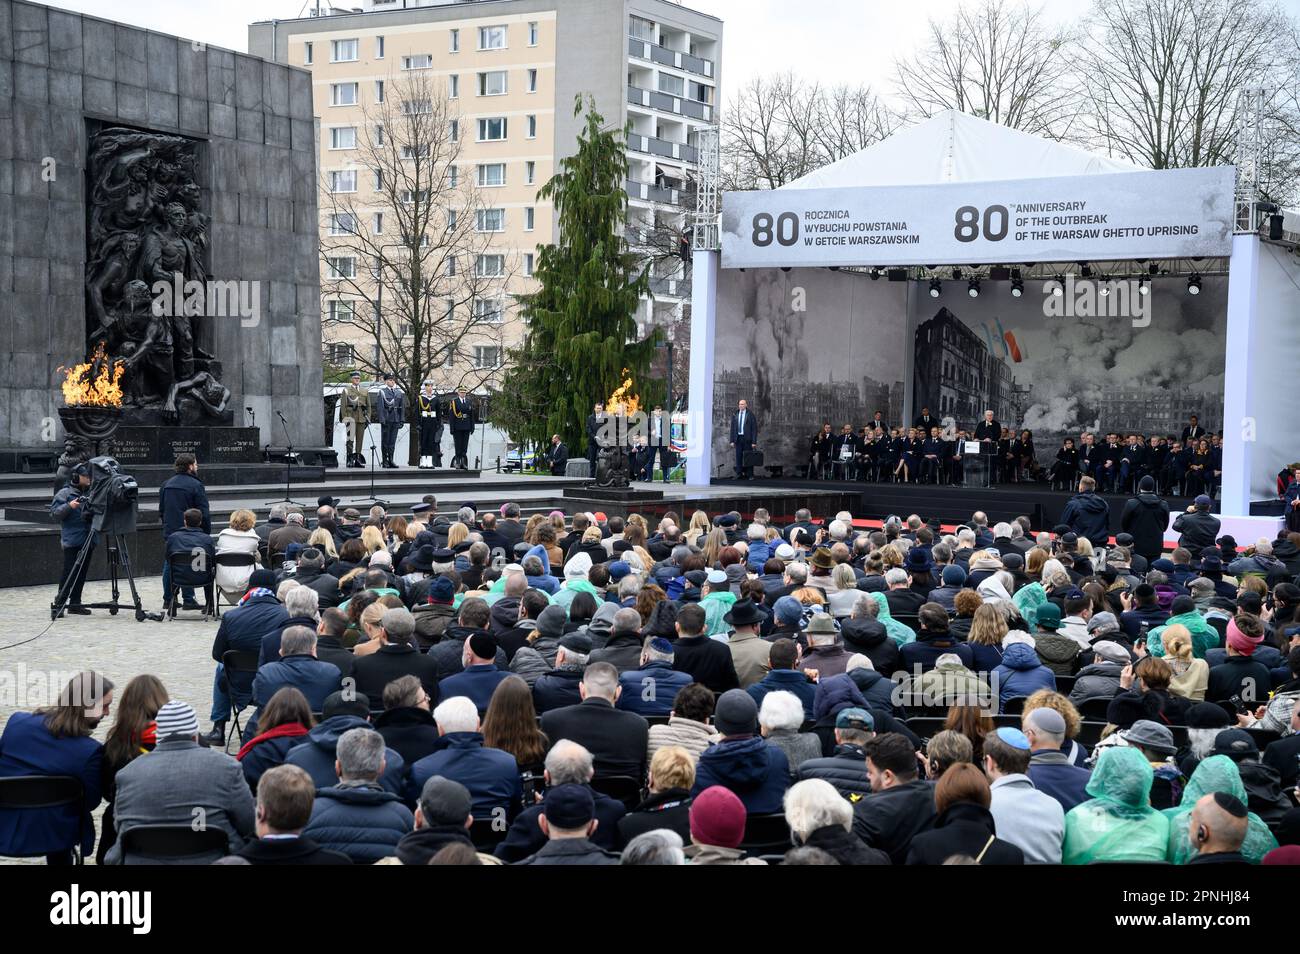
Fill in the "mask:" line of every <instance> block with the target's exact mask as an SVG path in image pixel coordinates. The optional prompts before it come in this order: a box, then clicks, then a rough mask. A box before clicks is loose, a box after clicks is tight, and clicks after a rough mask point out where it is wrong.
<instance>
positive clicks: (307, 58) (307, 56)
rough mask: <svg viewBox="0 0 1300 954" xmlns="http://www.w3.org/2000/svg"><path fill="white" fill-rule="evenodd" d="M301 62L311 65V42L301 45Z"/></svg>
mask: <svg viewBox="0 0 1300 954" xmlns="http://www.w3.org/2000/svg"><path fill="white" fill-rule="evenodd" d="M302 62H303V64H304V65H305V66H311V44H310V43H304V44H303V45H302Z"/></svg>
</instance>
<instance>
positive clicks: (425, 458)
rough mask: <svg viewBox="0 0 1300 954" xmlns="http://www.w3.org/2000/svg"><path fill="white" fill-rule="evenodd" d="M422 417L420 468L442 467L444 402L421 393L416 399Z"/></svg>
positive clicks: (417, 409) (436, 397)
mask: <svg viewBox="0 0 1300 954" xmlns="http://www.w3.org/2000/svg"><path fill="white" fill-rule="evenodd" d="M415 405H416V406H415V409H416V412H417V413H418V414H419V415H420V467H421V469H424V470H429V469H432V468H434V467H441V466H442V402H441V401H439V400H438V396H437V395H436V394H425V393H424V392H420V394H419V396H418V397H417V398H416V399H415Z"/></svg>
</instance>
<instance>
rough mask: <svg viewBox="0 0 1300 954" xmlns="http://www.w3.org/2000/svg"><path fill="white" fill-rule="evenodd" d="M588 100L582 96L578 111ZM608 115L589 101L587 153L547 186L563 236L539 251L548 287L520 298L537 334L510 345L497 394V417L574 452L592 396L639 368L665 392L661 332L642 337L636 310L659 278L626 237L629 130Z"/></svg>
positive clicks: (539, 272) (645, 383)
mask: <svg viewBox="0 0 1300 954" xmlns="http://www.w3.org/2000/svg"><path fill="white" fill-rule="evenodd" d="M582 108H583V103H582V97H580V96H579V97H578V98H577V99H576V100H575V103H574V115H575V116H576V115H578V114H579V113H581V112H582ZM603 123H604V119H603V118H602V117H601V115H600V114H599V113H597V112H596V109H595V104H594V102H591V101H589V102H588V104H587V114H586V125H585V128H584V129H583V131H582V133H581V134H580V135H579V137H578V150H577V152H576V153H575V154H574V155H572V156H570V157H569V158H567V159H564V160H562V161H561V162H560V170H559V172H557V173H556V175H555V176H554V177H553V178H552V179H551V180H550V181H549V182H547V183H546V185H545V186H543V187H542V189H541V190H540V192H539V193H538V194H539V195H540V196H541V197H542V198H544V199H550V200H551V202H552V203H553V204H554V206H555V210H556V212H557V214H558V215H559V225H560V231H559V241H558V243H557V244H555V245H547V246H543V247H541V248H539V249H538V254H537V265H536V269H535V276H536V279H537V282H538V285H539V287H538V289H537V291H535V292H533V293H531V294H527V295H521V296H519V302H520V306H521V309H520V310H521V314H522V315H523V317H524V320H525V322H526V323H527V332H526V334H525V337H524V339H523V342H522V344H521V345H520V346H519V347H518V348H512V349H510V352H509V358H510V365H511V367H510V370H509V371H508V372H507V373H506V375H505V378H504V380H503V382H502V386H501V391H500V393H499V394H498V395H496V396H494V399H493V419H494V421H495V422H496V423H497V424H498V426H502V427H504V428H505V429H506V430H507V432H508V433H509V434H510V436H511V437H512V438H514V439H515V440H521V441H525V442H527V443H531V444H533V445H535V446H545V445H546V444H548V443H549V442H550V439H551V435H552V434H559V435H560V437H561V438H562V439H563V440H564V441H565V443H566V444H568V445H569V453H570V455H571V456H574V457H579V456H581V455H582V454H583V453H584V451H585V448H586V446H587V438H586V431H585V423H586V420H587V415H589V414H590V413H591V407H592V404H594V403H595V402H596V401H601V400H604V399H605V398H607V397H608V396H609V395H610V394H611V393H612V392H613V391H614V390H615V388H617V387H619V385H621V384H622V383H623V381H624V380H625V379H626V378H627V377H628V376H629V375H630V376H631V377H633V378H634V380H635V381H636V389H637V390H639V391H640V392H641V398H642V400H643V401H650V400H653V397H652V395H653V393H654V392H655V391H656V390H662V388H656V386H655V383H652V382H651V381H650V379H649V377H648V374H647V372H648V370H649V368H650V364H651V361H652V360H653V359H654V354H655V349H656V347H657V346H658V343H659V332H658V330H655V331H653V332H651V334H650V335H648V336H647V337H646V338H644V339H642V340H639V341H638V340H637V325H636V319H635V315H636V310H637V305H638V303H639V301H640V298H641V295H642V294H644V293H645V292H646V291H647V289H648V287H649V277H648V274H647V271H648V269H647V267H646V266H645V264H644V263H643V262H642V261H640V260H639V259H638V257H637V256H636V255H634V254H632V253H631V252H630V251H629V250H628V247H627V243H626V241H625V239H624V235H623V227H624V221H625V219H626V213H627V193H626V191H625V190H624V187H623V184H624V182H625V181H626V179H627V174H628V162H627V151H626V149H627V147H626V144H625V137H626V131H625V130H624V131H619V130H616V129H612V128H605V127H604V125H603Z"/></svg>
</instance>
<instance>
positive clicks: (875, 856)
mask: <svg viewBox="0 0 1300 954" xmlns="http://www.w3.org/2000/svg"><path fill="white" fill-rule="evenodd" d="M418 506H419V509H417V510H416V512H414V513H411V514H410V515H405V516H398V515H390V514H386V513H383V512H382V511H381V512H377V513H372V514H370V515H369V516H368V517H366V518H365V519H361V518H360V515H359V514H356V515H354V514H353V513H350V512H347V511H345V512H344V513H343V514H342V515H337V514H336V513H335V512H334V510H333V504H330V503H322V504H321V509H320V510H319V511H318V513H317V514H316V517H315V519H314V520H313V521H310V523H311V524H313V525H312V526H303V527H302V529H303V530H304V531H305V532H306V533H307V534H308V539H307V540H306V541H305V544H306V545H303V546H298V543H297V541H290V542H288V543H285V544H284V548H285V553H284V559H283V560H282V561H281V562H279V563H278V564H277V565H275V566H274V568H268V567H254V568H252V569H251V570H250V572H249V574H248V577H247V579H246V580H245V581H244V583H243V585H242V587H241V588H242V593H240V594H238V600H237V603H236V605H235V606H234V607H233V608H231V609H229V610H227V611H226V612H225V613H224V615H223V616H222V618H221V620H220V623H219V625H218V627H217V630H216V633H215V636H214V640H213V644H212V647H211V656H212V659H213V662H214V663H215V666H214V676H213V685H212V702H211V711H210V721H211V728H210V729H209V731H207V732H204V731H203V727H202V725H201V724H200V718H199V713H198V712H197V711H196V708H195V703H197V702H198V700H183V699H178V698H174V697H173V695H172V692H171V691H170V690H169V688H168V687H167V685H166V680H165V679H160V678H158V677H157V676H156V675H153V674H137V675H134V676H133V677H132V676H131V674H124V673H112V674H110V675H111V678H110V676H106V675H103V674H98V673H95V672H83V673H80V674H78V675H77V676H76V677H75V678H73V679H72V680H71V681H70V682H69V683H68V684H67V686H66V687H65V688H64V690H63V692H62V693H61V695H60V696H59V698H58V699H57V700H51V704H50V705H48V706H45V707H42V708H38V709H36V710H35V711H32V712H20V713H16V714H14V715H12V716H10V718H9V719H8V721H7V723H6V725H5V727H4V730H3V734H2V735H0V786H2V785H4V784H5V783H6V782H8V781H10V780H13V779H19V778H34V777H35V778H39V777H52V776H59V777H64V778H68V779H71V780H72V783H73V784H74V785H75V786H76V788H77V792H78V794H77V796H76V798H74V799H72V800H68V799H66V798H65V799H64V800H63V801H62V802H61V803H59V804H51V805H50V806H46V807H42V806H40V805H32V806H31V807H26V808H22V809H0V855H6V856H22V857H32V856H36V857H41V856H43V857H45V858H46V859H47V860H48V861H49V862H50V863H68V862H72V861H75V860H77V859H78V858H80V857H82V856H88V855H90V854H91V853H92V852H94V853H95V855H96V857H97V859H98V860H99V861H100V862H101V863H105V864H119V863H127V864H130V863H142V862H145V863H147V862H160V863H161V862H176V861H184V862H188V863H202V862H207V861H219V862H220V863H223V864H243V863H247V864H254V865H257V864H315V863H330V864H335V863H337V864H346V863H353V864H371V863H382V864H428V863H438V864H503V863H504V864H561V865H582V864H619V863H622V864H680V863H689V864H771V863H789V864H942V863H950V862H953V861H954V860H956V861H960V862H962V863H974V864H1058V863H1065V864H1082V863H1089V862H1096V861H1148V862H1169V863H1175V864H1183V863H1187V864H1198V863H1211V862H1239V863H1260V862H1268V863H1288V862H1291V861H1293V859H1294V856H1295V854H1297V853H1300V851H1298V850H1297V847H1300V809H1298V808H1297V807H1296V802H1295V797H1294V790H1295V788H1296V783H1297V765H1298V764H1300V762H1298V760H1297V756H1300V731H1298V730H1300V710H1298V709H1297V707H1296V705H1295V703H1296V700H1297V698H1300V586H1298V585H1297V583H1296V578H1297V573H1298V572H1300V561H1298V560H1297V556H1296V554H1297V550H1296V546H1295V545H1296V542H1297V540H1296V539H1294V538H1293V536H1292V535H1287V534H1285V533H1284V534H1283V535H1281V536H1280V537H1279V539H1277V540H1260V541H1257V542H1256V543H1255V544H1254V545H1253V546H1250V547H1247V548H1245V549H1244V550H1242V551H1238V550H1237V549H1236V544H1235V541H1232V540H1230V539H1229V538H1219V539H1218V540H1215V541H1213V542H1212V544H1211V545H1209V546H1206V547H1204V548H1202V549H1199V550H1195V551H1193V550H1192V549H1189V548H1188V547H1187V546H1180V547H1177V548H1175V549H1173V550H1172V551H1169V552H1165V551H1163V550H1162V551H1161V552H1160V553H1159V555H1157V556H1155V558H1154V559H1152V558H1149V557H1148V556H1144V555H1142V554H1140V553H1137V552H1135V551H1134V550H1133V549H1131V548H1130V547H1129V546H1126V545H1122V544H1121V543H1120V542H1118V541H1115V542H1112V541H1110V540H1106V541H1104V542H1102V543H1101V544H1100V545H1097V544H1094V543H1093V542H1092V541H1090V540H1089V539H1088V538H1087V537H1081V536H1078V535H1076V534H1075V533H1072V532H1068V531H1066V532H1056V531H1052V530H1046V529H1042V528H1034V527H1032V526H1031V525H1030V521H1029V520H1028V518H1023V517H1022V518H1019V519H1017V520H1016V521H1013V522H1010V523H1005V524H995V525H993V526H990V525H989V522H988V520H987V518H986V517H985V515H984V514H982V513H976V514H974V515H973V516H972V519H971V520H970V521H969V522H968V523H967V524H964V525H962V526H959V527H955V528H954V527H942V526H940V525H939V524H938V523H937V522H936V521H933V520H931V521H925V520H923V519H922V518H921V517H920V516H919V515H911V516H908V517H907V518H905V519H902V518H899V517H889V518H888V519H886V520H885V521H883V523H871V524H868V523H867V522H866V521H860V520H855V519H854V517H853V515H852V514H850V513H847V512H841V513H838V514H835V515H833V516H830V515H827V516H826V517H825V518H823V519H814V518H813V515H812V513H811V512H809V511H807V510H799V511H797V512H796V513H795V514H794V515H793V519H792V520H788V521H780V522H778V521H776V520H773V519H772V518H771V517H770V516H769V514H768V513H767V512H765V511H763V510H758V511H756V512H754V513H752V514H749V515H746V516H742V515H741V514H739V513H735V512H730V513H718V514H714V515H709V514H707V513H705V512H703V511H696V512H694V513H692V514H690V515H689V518H687V519H683V515H678V514H676V513H672V512H667V513H663V514H661V515H656V516H655V517H653V518H647V517H644V516H642V515H639V514H633V515H631V516H629V517H627V518H623V517H617V516H610V517H606V516H605V515H604V514H586V513H581V514H572V515H567V514H563V513H560V512H553V513H549V514H536V515H533V516H530V517H528V518H527V519H525V518H523V517H522V515H521V514H520V510H519V508H518V507H517V506H516V505H513V504H507V505H506V506H504V507H502V508H501V509H500V510H499V511H498V512H494V513H480V512H478V511H477V510H476V509H475V508H474V507H473V506H472V505H468V504H467V505H465V506H462V507H461V508H459V509H458V510H456V511H454V512H452V513H450V514H439V513H438V512H437V508H436V503H433V502H429V503H425V504H421V505H418ZM280 516H281V517H282V518H283V517H284V515H283V514H281V515H280ZM232 523H234V521H232ZM238 523H239V525H240V526H239V528H238V530H237V531H236V533H237V534H239V535H246V534H247V533H248V532H249V531H252V532H253V533H258V532H259V530H260V529H263V528H256V529H254V528H253V527H251V526H248V525H247V524H248V520H247V518H246V517H244V516H242V515H241V516H239V519H238ZM297 525H298V522H297V521H289V520H287V519H282V525H281V526H280V527H277V528H275V529H273V530H272V531H271V532H270V534H268V536H269V537H270V538H275V535H276V534H277V533H279V532H280V531H281V530H282V529H286V528H293V527H295V526H297ZM1061 529H1065V528H1058V530H1061ZM279 539H280V541H281V542H282V541H283V537H281V538H279ZM1122 539H1126V538H1122ZM340 540H341V542H342V545H341V546H340V545H338V544H339V542H340ZM295 547H297V549H294V548H295ZM272 549H275V547H274V546H273V547H272ZM225 582H226V583H227V584H229V583H230V582H232V581H230V580H226V581H225ZM229 653H234V654H236V655H235V656H232V655H228V654H229ZM241 659H242V660H243V662H242V663H240V660H241ZM122 679H126V681H125V683H124V684H123V685H121V686H120V687H119V686H117V685H115V682H114V680H117V681H119V682H120V681H121V680H122ZM236 726H238V727H239V730H240V732H239V733H237V732H236V731H235V727H236ZM101 803H107V806H108V808H107V810H106V811H105V812H104V814H103V816H102V819H100V820H99V822H98V825H97V824H96V820H95V819H94V818H93V816H92V813H93V812H94V811H95V809H96V808H97V807H98V806H99V805H100V804H101ZM199 809H201V810H202V813H203V815H204V817H205V819H206V825H205V830H204V831H203V832H202V833H196V832H194V831H193V830H192V828H191V825H190V822H191V819H192V812H193V811H195V810H199Z"/></svg>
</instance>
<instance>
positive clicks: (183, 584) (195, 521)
mask: <svg viewBox="0 0 1300 954" xmlns="http://www.w3.org/2000/svg"><path fill="white" fill-rule="evenodd" d="M182 519H183V520H184V526H182V527H181V528H180V529H179V530H176V531H175V532H173V533H170V534H168V535H167V542H166V546H165V547H164V556H165V562H166V566H167V569H168V580H171V579H172V578H173V577H174V579H175V585H176V586H177V587H178V588H179V589H181V590H182V592H188V593H189V594H190V595H189V597H188V599H187V600H186V604H187V605H186V608H187V609H197V608H198V604H197V603H195V602H194V587H196V586H204V585H205V584H208V583H211V582H212V581H213V580H214V579H215V575H214V574H215V573H216V569H217V548H216V545H215V544H214V543H213V542H212V534H211V533H209V532H207V531H205V530H204V529H203V511H201V510H199V509H198V508H197V507H191V508H190V509H189V510H186V511H185V514H184V516H183V518H182ZM177 558H179V559H178V560H177V562H178V566H177V567H176V572H175V573H174V574H173V573H171V564H172V560H174V559H177ZM167 585H168V584H167V582H164V584H163V599H164V600H166V601H167V602H170V601H169V600H167V597H168V595H170V594H169V591H168V589H167ZM189 604H193V606H190V605H189Z"/></svg>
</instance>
